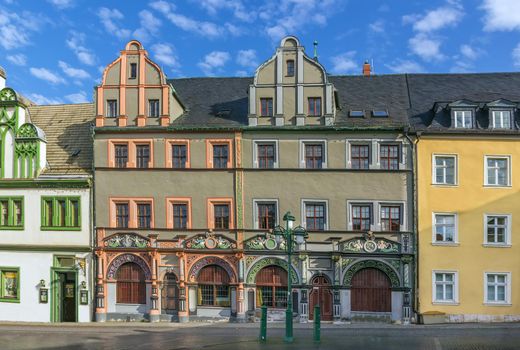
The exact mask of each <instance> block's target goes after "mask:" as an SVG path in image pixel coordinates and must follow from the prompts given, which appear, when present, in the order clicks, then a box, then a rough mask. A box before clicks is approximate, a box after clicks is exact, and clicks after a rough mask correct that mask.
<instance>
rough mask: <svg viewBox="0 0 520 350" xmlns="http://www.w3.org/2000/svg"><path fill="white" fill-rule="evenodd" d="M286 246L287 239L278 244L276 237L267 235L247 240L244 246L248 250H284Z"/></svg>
mask: <svg viewBox="0 0 520 350" xmlns="http://www.w3.org/2000/svg"><path fill="white" fill-rule="evenodd" d="M286 244H287V243H286V240H285V238H284V239H283V240H282V241H281V242H280V243H278V242H277V241H276V239H275V237H274V235H272V234H270V233H267V234H265V235H258V236H256V237H254V238H251V239H249V240H247V241H246V242H245V243H244V246H245V249H247V250H284V249H285V246H286Z"/></svg>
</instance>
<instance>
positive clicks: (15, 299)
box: [0, 266, 20, 303]
mask: <svg viewBox="0 0 520 350" xmlns="http://www.w3.org/2000/svg"><path fill="white" fill-rule="evenodd" d="M0 302H8V303H19V302H20V268H19V267H4V266H0Z"/></svg>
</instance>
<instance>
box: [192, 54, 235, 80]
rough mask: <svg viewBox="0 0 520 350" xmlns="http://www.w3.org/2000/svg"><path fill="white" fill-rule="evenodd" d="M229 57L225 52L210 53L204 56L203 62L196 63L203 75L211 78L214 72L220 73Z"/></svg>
mask: <svg viewBox="0 0 520 350" xmlns="http://www.w3.org/2000/svg"><path fill="white" fill-rule="evenodd" d="M229 58H230V55H229V53H228V52H225V51H212V52H210V53H208V54H207V55H206V56H204V60H202V61H201V62H199V63H197V65H198V66H199V68H200V69H201V70H202V71H203V72H204V74H205V75H208V76H213V75H215V71H220V70H221V69H222V67H224V66H225V64H226V63H227V61H229Z"/></svg>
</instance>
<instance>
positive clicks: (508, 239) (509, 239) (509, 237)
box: [484, 213, 513, 248]
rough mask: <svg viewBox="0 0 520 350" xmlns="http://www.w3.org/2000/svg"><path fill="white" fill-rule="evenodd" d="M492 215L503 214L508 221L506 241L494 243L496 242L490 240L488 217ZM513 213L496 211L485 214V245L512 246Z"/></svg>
mask: <svg viewBox="0 0 520 350" xmlns="http://www.w3.org/2000/svg"><path fill="white" fill-rule="evenodd" d="M490 216H502V217H505V218H506V220H507V222H506V232H505V242H504V243H494V242H488V235H487V229H488V227H487V222H488V218H489V217H490ZM512 222H513V221H512V215H511V214H494V213H486V214H484V246H486V247H505V248H508V247H511V226H512V225H511V224H512Z"/></svg>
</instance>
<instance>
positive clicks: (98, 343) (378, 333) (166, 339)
mask: <svg viewBox="0 0 520 350" xmlns="http://www.w3.org/2000/svg"><path fill="white" fill-rule="evenodd" d="M311 327H312V325H295V330H294V335H295V340H294V343H292V344H286V343H284V341H283V335H284V329H283V326H282V325H269V330H268V340H267V342H266V343H260V342H259V341H258V325H237V324H195V325H194V324H188V325H178V324H177V325H166V326H149V325H140V324H133V325H128V324H125V325H103V326H99V325H79V326H67V325H59V326H56V325H47V326H45V325H17V324H16V325H0V349H1V350H9V349H132V350H133V349H163V350H164V349H172V350H173V349H177V350H181V349H182V350H191V349H194V350H195V349H208V350H216V349H222V350H231V349H244V350H255V349H298V350H304V349H360V350H371V349H377V350H379V349H381V350H393V349H396V350H397V349H399V350H402V349H421V350H430V349H432V350H450V349H461V350H497V349H515V350H518V349H520V324H502V325H496V324H493V325H449V326H446V325H442V326H413V325H412V326H392V325H380V324H373V325H371V324H364V325H341V326H336V325H324V327H323V328H322V340H321V343H319V344H315V343H314V342H313V340H312V328H311Z"/></svg>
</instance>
